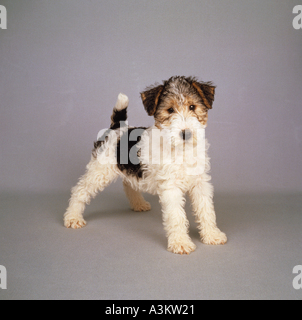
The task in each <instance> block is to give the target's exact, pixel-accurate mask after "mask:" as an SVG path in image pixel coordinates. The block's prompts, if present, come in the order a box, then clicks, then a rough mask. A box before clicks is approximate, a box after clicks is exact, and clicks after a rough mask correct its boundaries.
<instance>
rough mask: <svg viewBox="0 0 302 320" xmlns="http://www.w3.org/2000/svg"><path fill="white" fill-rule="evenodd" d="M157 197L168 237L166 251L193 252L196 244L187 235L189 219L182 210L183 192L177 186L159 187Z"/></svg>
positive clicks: (183, 202) (183, 203)
mask: <svg viewBox="0 0 302 320" xmlns="http://www.w3.org/2000/svg"><path fill="white" fill-rule="evenodd" d="M159 199H160V203H161V205H162V212H163V223H164V228H165V231H166V234H167V238H168V251H171V252H173V253H178V254H189V253H190V252H193V251H194V250H195V249H196V246H195V244H194V243H193V242H192V240H191V239H190V237H189V235H188V228H189V221H188V219H187V217H186V213H185V210H184V205H185V198H184V194H183V192H182V191H181V190H180V189H179V188H173V189H164V188H161V191H160V192H159Z"/></svg>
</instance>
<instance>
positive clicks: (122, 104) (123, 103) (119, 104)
mask: <svg viewBox="0 0 302 320" xmlns="http://www.w3.org/2000/svg"><path fill="white" fill-rule="evenodd" d="M128 104H129V98H128V97H127V96H126V95H125V94H123V93H120V94H119V95H118V97H117V101H116V104H115V107H114V108H115V109H116V110H123V109H125V108H127V107H128Z"/></svg>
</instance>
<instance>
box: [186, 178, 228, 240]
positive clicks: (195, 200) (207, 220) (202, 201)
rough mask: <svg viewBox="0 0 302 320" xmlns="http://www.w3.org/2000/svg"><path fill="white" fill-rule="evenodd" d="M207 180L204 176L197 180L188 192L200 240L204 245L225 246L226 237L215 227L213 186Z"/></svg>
mask: <svg viewBox="0 0 302 320" xmlns="http://www.w3.org/2000/svg"><path fill="white" fill-rule="evenodd" d="M208 180H209V177H205V176H201V177H199V178H197V179H196V182H195V185H194V187H193V188H192V189H191V190H190V191H189V196H190V198H191V201H192V206H193V211H194V214H195V217H196V221H197V223H198V228H199V230H200V237H201V240H202V241H203V242H204V243H205V244H213V245H219V244H225V243H226V242H227V237H226V235H225V234H224V233H223V232H221V231H220V230H219V229H218V228H217V225H216V214H215V210H214V204H213V186H212V185H211V183H210V182H209V181H208Z"/></svg>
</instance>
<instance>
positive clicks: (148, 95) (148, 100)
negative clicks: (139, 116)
mask: <svg viewBox="0 0 302 320" xmlns="http://www.w3.org/2000/svg"><path fill="white" fill-rule="evenodd" d="M163 89H164V86H163V85H160V86H157V87H154V88H149V89H147V90H146V91H144V92H141V98H142V101H143V104H144V107H145V109H146V111H147V113H148V115H149V116H153V115H154V114H155V112H156V109H157V106H158V102H159V98H160V95H161V94H162V92H163Z"/></svg>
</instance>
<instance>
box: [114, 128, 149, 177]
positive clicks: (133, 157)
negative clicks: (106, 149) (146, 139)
mask: <svg viewBox="0 0 302 320" xmlns="http://www.w3.org/2000/svg"><path fill="white" fill-rule="evenodd" d="M146 129H147V128H145V127H137V128H130V129H128V131H126V132H125V133H124V134H123V135H122V137H121V139H120V140H119V141H118V143H117V148H116V158H117V166H118V168H119V170H121V171H122V172H124V173H125V174H127V175H132V176H136V177H137V178H138V179H140V178H142V176H143V172H142V168H141V164H140V162H139V158H138V156H137V155H138V152H139V151H140V149H139V148H138V147H137V143H138V142H139V141H140V140H141V135H142V134H143V132H144V131H145V130H146ZM133 130H137V131H135V132H133ZM132 132H133V134H134V135H135V136H133V134H132V136H131V133H132ZM130 138H131V140H130ZM133 139H136V140H135V141H132V140H133Z"/></svg>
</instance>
